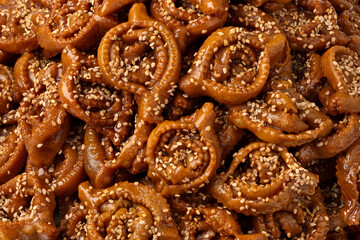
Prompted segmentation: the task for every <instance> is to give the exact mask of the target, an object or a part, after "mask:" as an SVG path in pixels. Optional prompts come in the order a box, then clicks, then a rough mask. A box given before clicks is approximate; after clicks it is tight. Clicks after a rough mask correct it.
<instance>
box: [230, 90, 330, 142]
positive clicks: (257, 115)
mask: <svg viewBox="0 0 360 240" xmlns="http://www.w3.org/2000/svg"><path fill="white" fill-rule="evenodd" d="M229 111H230V113H229V120H230V122H232V123H234V124H235V125H236V126H237V127H239V128H246V129H248V130H250V131H251V132H252V133H254V134H255V135H256V136H257V137H258V138H260V139H261V140H263V141H266V142H270V143H275V144H280V145H283V146H286V147H294V146H299V145H302V144H305V143H307V142H311V141H312V140H314V139H316V138H320V137H324V136H326V135H328V134H329V133H330V132H331V129H332V127H333V123H332V121H331V119H330V118H329V117H328V116H327V115H326V114H324V113H323V112H321V111H320V110H319V109H318V107H317V106H316V105H315V104H314V103H311V102H309V101H307V100H305V99H304V97H303V96H302V95H300V94H298V93H296V92H295V91H294V90H293V89H289V90H287V91H275V92H269V93H268V94H267V96H266V97H265V100H262V99H261V100H255V101H248V102H247V103H246V104H243V105H239V106H234V107H231V108H230V110H229Z"/></svg>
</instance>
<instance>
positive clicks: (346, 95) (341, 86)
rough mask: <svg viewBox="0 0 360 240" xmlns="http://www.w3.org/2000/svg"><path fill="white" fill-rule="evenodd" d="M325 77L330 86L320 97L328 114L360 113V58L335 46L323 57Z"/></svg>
mask: <svg viewBox="0 0 360 240" xmlns="http://www.w3.org/2000/svg"><path fill="white" fill-rule="evenodd" d="M321 65H322V68H323V69H326V71H324V76H325V77H326V79H327V82H328V83H329V85H330V86H326V87H324V88H323V89H322V90H321V92H320V95H319V98H320V101H321V102H322V104H323V105H324V107H325V110H326V111H327V113H329V114H331V115H336V114H341V113H357V112H360V108H359V103H360V88H359V86H360V58H359V56H358V54H357V53H356V52H354V51H352V50H350V49H349V48H346V47H343V46H334V47H332V48H330V49H329V50H327V51H326V52H325V53H324V54H323V55H322V56H321Z"/></svg>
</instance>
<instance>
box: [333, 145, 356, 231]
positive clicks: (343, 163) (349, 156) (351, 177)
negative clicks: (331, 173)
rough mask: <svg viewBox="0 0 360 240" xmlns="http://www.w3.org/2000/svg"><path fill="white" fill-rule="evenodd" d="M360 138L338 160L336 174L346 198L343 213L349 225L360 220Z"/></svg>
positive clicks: (343, 196)
mask: <svg viewBox="0 0 360 240" xmlns="http://www.w3.org/2000/svg"><path fill="white" fill-rule="evenodd" d="M359 156H360V139H357V140H356V141H355V142H354V143H353V144H352V145H351V146H350V147H349V148H348V150H347V151H346V154H344V155H341V156H340V157H339V158H338V160H337V165H336V170H337V171H336V176H337V178H338V184H339V186H340V190H341V196H342V199H343V200H344V204H345V206H344V208H343V209H342V211H341V213H342V216H343V218H344V220H345V221H346V222H347V224H348V225H358V224H359V222H360V203H359V190H358V189H359V188H358V176H359V175H358V174H359V164H360V160H359Z"/></svg>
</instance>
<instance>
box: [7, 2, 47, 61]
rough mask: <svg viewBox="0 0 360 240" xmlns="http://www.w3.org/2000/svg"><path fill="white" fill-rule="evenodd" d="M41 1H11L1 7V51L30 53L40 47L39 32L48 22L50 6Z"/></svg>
mask: <svg viewBox="0 0 360 240" xmlns="http://www.w3.org/2000/svg"><path fill="white" fill-rule="evenodd" d="M44 3H45V1H41V0H9V1H7V2H6V4H5V5H1V6H0V16H1V17H0V25H1V26H2V28H1V31H0V36H1V39H0V49H1V50H3V51H6V52H9V53H17V54H18V53H25V52H30V51H32V50H34V49H36V48H38V47H39V44H38V42H37V30H38V27H39V25H42V24H44V23H45V22H46V21H47V17H46V16H48V15H49V12H50V11H49V6H45V5H44Z"/></svg>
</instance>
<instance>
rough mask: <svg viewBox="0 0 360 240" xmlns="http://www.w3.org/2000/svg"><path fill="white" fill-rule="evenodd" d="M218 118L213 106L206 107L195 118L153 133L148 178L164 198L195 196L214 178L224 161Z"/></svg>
mask: <svg viewBox="0 0 360 240" xmlns="http://www.w3.org/2000/svg"><path fill="white" fill-rule="evenodd" d="M215 117H216V113H215V111H214V106H213V104H211V103H205V104H204V105H203V106H202V108H201V109H199V110H197V111H196V112H195V113H194V114H192V115H190V116H186V117H182V118H181V119H180V120H178V121H164V122H162V123H160V124H159V125H158V126H157V127H156V128H155V129H154V130H153V131H152V132H151V134H150V136H149V139H148V142H147V149H146V155H147V158H146V161H147V163H148V165H149V170H148V177H149V178H151V179H152V180H153V182H154V183H155V185H156V190H157V191H158V192H160V193H161V194H162V195H163V196H173V195H176V194H182V193H192V192H196V191H197V190H198V189H199V188H201V187H203V186H204V185H205V184H206V183H207V182H208V181H209V180H210V178H211V177H212V176H213V175H214V174H215V171H216V169H217V168H218V167H219V165H220V160H221V146H220V143H219V140H218V137H217V136H216V133H215V129H214V122H215Z"/></svg>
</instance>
